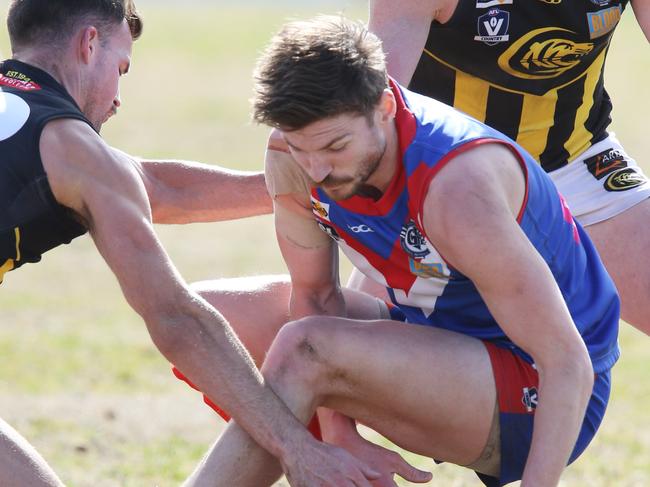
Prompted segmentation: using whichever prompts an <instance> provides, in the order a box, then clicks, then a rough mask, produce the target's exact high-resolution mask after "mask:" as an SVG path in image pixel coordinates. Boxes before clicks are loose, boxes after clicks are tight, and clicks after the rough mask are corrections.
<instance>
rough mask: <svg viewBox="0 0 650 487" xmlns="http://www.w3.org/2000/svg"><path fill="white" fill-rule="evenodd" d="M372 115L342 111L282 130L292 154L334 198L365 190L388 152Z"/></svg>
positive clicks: (374, 115)
mask: <svg viewBox="0 0 650 487" xmlns="http://www.w3.org/2000/svg"><path fill="white" fill-rule="evenodd" d="M375 118H376V113H373V114H372V115H371V117H370V118H369V117H366V116H363V115H358V114H342V115H337V116H334V117H329V118H326V119H323V120H319V121H317V122H313V123H311V124H309V125H307V126H306V127H304V128H302V129H300V130H294V131H290V132H283V136H284V140H285V141H286V142H287V144H288V146H289V150H290V151H291V155H292V156H293V158H294V159H295V160H296V162H298V164H299V165H300V166H301V167H302V168H303V169H304V170H305V172H306V173H307V175H308V176H309V177H310V178H311V179H312V181H313V183H314V185H316V186H318V187H320V188H322V189H323V190H324V191H325V193H326V194H327V195H328V196H329V197H330V198H332V199H335V200H344V199H347V198H350V197H351V196H354V195H355V194H359V193H365V191H364V188H365V187H366V186H368V185H369V184H372V182H373V181H372V176H373V175H374V174H375V172H376V170H377V168H378V167H379V163H380V162H381V160H382V157H383V156H384V154H385V152H386V137H385V135H384V133H383V131H382V130H381V128H380V126H379V125H378V124H377V123H375Z"/></svg>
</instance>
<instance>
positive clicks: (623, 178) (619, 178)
mask: <svg viewBox="0 0 650 487" xmlns="http://www.w3.org/2000/svg"><path fill="white" fill-rule="evenodd" d="M647 181H648V180H647V179H646V177H645V176H644V175H643V174H641V173H638V172H636V170H635V169H634V168H631V167H626V168H624V169H619V170H618V171H614V172H613V173H611V174H610V175H609V177H608V178H607V179H606V180H605V184H604V185H603V186H604V187H605V189H606V190H607V191H626V190H628V189H632V188H636V187H637V186H641V185H642V184H644V183H645V182H647Z"/></svg>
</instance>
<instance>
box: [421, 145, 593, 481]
mask: <svg viewBox="0 0 650 487" xmlns="http://www.w3.org/2000/svg"><path fill="white" fill-rule="evenodd" d="M468 174H471V175H472V177H471V178H468ZM523 198H524V179H523V174H522V172H521V169H520V168H519V164H518V162H517V161H516V159H515V157H514V156H513V155H512V154H511V153H510V152H509V150H508V149H505V148H503V147H499V146H495V145H487V146H481V147H479V148H475V149H471V150H469V151H468V152H466V153H464V154H462V155H460V156H458V157H456V158H455V159H454V160H453V161H452V162H451V163H450V164H448V165H447V166H446V167H445V168H443V169H442V170H441V171H440V174H439V175H438V176H437V177H436V178H434V179H433V181H432V183H431V185H430V187H429V192H428V194H427V197H426V200H425V203H424V209H423V219H424V227H425V230H426V232H427V234H428V235H429V237H430V238H431V240H432V242H433V243H434V245H435V246H436V248H438V249H439V250H440V252H441V254H442V255H443V256H444V257H445V258H446V259H447V260H448V261H449V262H450V263H451V264H452V265H453V266H455V267H456V268H457V269H458V270H459V271H460V272H462V273H464V274H465V275H467V276H468V277H469V278H470V279H471V280H472V281H473V282H474V283H475V285H476V287H477V289H478V291H479V292H480V294H481V296H482V297H483V299H484V300H485V302H486V303H487V305H488V307H489V309H490V311H491V312H492V314H493V315H494V317H495V319H496V320H497V322H498V323H499V325H500V326H501V327H502V328H503V330H504V331H505V333H506V334H507V335H508V337H510V339H511V340H512V341H513V342H514V343H516V344H517V345H519V346H520V347H521V348H522V349H524V350H525V351H526V352H528V353H529V354H530V355H531V356H532V357H533V359H534V361H535V364H536V366H537V370H538V372H539V377H540V401H539V404H538V408H537V411H536V414H535V423H534V425H535V429H534V434H533V441H532V445H531V449H530V454H529V457H528V461H527V463H526V468H525V471H524V474H523V479H522V485H535V486H542V485H557V483H558V481H559V478H560V474H561V472H562V470H563V469H564V467H565V465H566V463H567V461H568V459H569V455H570V453H571V450H572V448H573V445H574V444H575V441H576V438H577V435H578V431H579V428H580V425H581V423H582V420H583V417H584V413H585V409H586V405H587V402H588V399H589V396H590V394H591V390H592V386H593V369H592V367H591V362H590V360H589V356H588V354H587V350H586V347H585V344H584V342H583V340H582V339H581V337H580V335H579V334H578V332H577V331H576V328H575V326H574V324H573V321H572V318H571V316H570V314H569V311H568V309H567V307H566V304H565V302H564V300H563V298H562V295H561V293H560V290H559V289H558V287H557V285H556V283H555V281H554V279H553V276H552V274H551V272H550V270H549V268H548V267H547V265H546V264H545V263H544V261H543V260H542V258H541V256H539V254H538V253H537V252H536V251H535V249H534V248H533V247H532V246H531V244H530V243H529V241H528V240H527V238H526V237H525V235H524V233H523V232H522V231H521V229H520V227H519V225H518V224H517V221H516V216H517V215H518V213H519V209H520V208H521V205H522V203H523Z"/></svg>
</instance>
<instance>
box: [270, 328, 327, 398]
mask: <svg viewBox="0 0 650 487" xmlns="http://www.w3.org/2000/svg"><path fill="white" fill-rule="evenodd" d="M316 321H317V319H316V317H308V318H303V319H301V320H298V321H293V322H290V323H287V324H286V325H284V326H283V327H282V329H281V330H280V332H279V333H278V335H277V336H276V338H275V340H274V341H273V344H272V345H271V349H270V350H269V353H268V355H267V357H266V360H265V362H264V367H263V368H262V372H263V373H264V376H265V377H266V378H267V380H271V381H276V382H277V381H280V382H284V381H291V382H292V383H296V384H297V383H301V384H303V385H306V386H314V385H316V384H318V382H319V380H318V379H319V377H321V374H322V373H323V371H324V366H325V362H324V360H323V359H322V355H321V353H322V351H321V344H320V341H319V340H318V336H317V335H318V334H319V333H318V329H317V327H316V326H315V322H316Z"/></svg>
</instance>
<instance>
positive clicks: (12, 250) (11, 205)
mask: <svg viewBox="0 0 650 487" xmlns="http://www.w3.org/2000/svg"><path fill="white" fill-rule="evenodd" d="M60 118H74V119H78V120H82V121H84V122H86V123H88V124H89V125H90V122H89V121H88V120H87V119H86V118H85V117H84V116H83V114H82V113H81V111H80V110H79V107H78V106H77V104H76V103H75V101H74V100H73V98H72V97H71V96H70V95H69V94H68V92H67V91H66V90H65V89H64V88H63V87H62V86H61V85H60V84H59V83H58V82H57V81H56V80H54V78H52V77H51V76H50V75H49V74H47V73H45V72H44V71H41V70H40V69H37V68H35V67H33V66H30V65H27V64H24V63H21V62H18V61H15V60H9V61H4V62H3V63H0V282H2V278H3V276H4V275H5V273H7V272H8V271H10V270H13V269H15V268H17V267H20V266H21V265H22V264H24V263H25V262H38V261H39V260H40V259H41V255H42V254H43V253H44V252H46V251H47V250H50V249H52V248H54V247H56V246H58V245H61V244H64V243H69V242H70V241H71V240H72V239H73V238H75V237H77V236H79V235H82V234H84V233H85V232H86V229H85V227H84V226H82V225H81V224H80V223H78V222H77V220H76V218H75V216H74V215H73V214H72V212H71V211H70V210H69V209H67V208H65V207H64V206H61V205H60V204H58V203H57V201H56V200H55V198H54V196H53V195H52V191H51V189H50V185H49V182H48V180H47V175H46V173H45V170H44V168H43V163H42V162H41V154H40V149H39V142H40V138H41V132H42V130H43V127H45V125H46V124H47V123H48V122H49V121H51V120H54V119H60Z"/></svg>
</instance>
